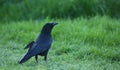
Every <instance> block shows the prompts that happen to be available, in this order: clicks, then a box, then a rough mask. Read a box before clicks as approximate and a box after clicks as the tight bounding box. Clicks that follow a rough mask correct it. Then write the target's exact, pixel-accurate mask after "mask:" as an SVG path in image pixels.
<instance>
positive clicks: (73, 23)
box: [0, 16, 120, 70]
mask: <svg viewBox="0 0 120 70" xmlns="http://www.w3.org/2000/svg"><path fill="white" fill-rule="evenodd" d="M49 21H50V22H51V21H57V22H58V23H59V24H58V25H57V26H55V28H54V29H53V31H52V36H53V44H52V48H51V49H50V51H49V54H48V61H47V62H45V61H44V60H43V57H39V62H38V63H36V62H35V60H34V58H32V59H30V60H28V61H27V62H26V63H24V64H23V65H20V64H18V63H17V61H18V60H19V59H20V58H21V57H22V56H23V55H24V53H25V52H26V51H27V50H24V49H23V48H24V47H25V45H26V44H28V43H29V42H30V41H32V40H35V39H36V38H37V36H38V35H39V33H40V31H41V28H42V26H43V25H44V24H45V23H46V22H49ZM0 39H1V40H0V70H120V20H117V19H112V18H109V17H106V16H103V17H100V16H96V17H93V18H90V19H86V18H77V19H74V20H70V19H64V20H63V19H57V20H52V19H44V20H42V21H32V20H30V21H19V22H10V23H4V24H0Z"/></svg>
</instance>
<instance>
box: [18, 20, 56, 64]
mask: <svg viewBox="0 0 120 70" xmlns="http://www.w3.org/2000/svg"><path fill="white" fill-rule="evenodd" d="M56 24H57V23H55V22H54V23H46V24H45V25H44V26H43V28H42V30H41V33H40V35H39V36H38V38H37V39H36V40H35V41H32V42H30V43H29V44H28V45H27V46H26V47H25V48H24V49H27V48H28V51H27V53H26V54H25V55H24V56H23V58H22V59H21V60H19V61H18V63H19V64H22V63H24V62H26V61H27V60H28V59H30V58H31V57H33V56H35V60H36V62H38V60H37V59H38V55H41V56H44V60H45V61H46V60H47V54H48V51H49V49H50V47H51V44H52V36H51V31H52V29H53V27H54V26H55V25H56Z"/></svg>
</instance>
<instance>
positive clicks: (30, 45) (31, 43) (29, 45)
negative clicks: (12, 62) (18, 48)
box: [24, 41, 34, 49]
mask: <svg viewBox="0 0 120 70" xmlns="http://www.w3.org/2000/svg"><path fill="white" fill-rule="evenodd" d="M33 43H34V41H32V42H30V43H29V44H28V45H27V46H26V47H25V48H24V49H27V48H31V47H32V45H33Z"/></svg>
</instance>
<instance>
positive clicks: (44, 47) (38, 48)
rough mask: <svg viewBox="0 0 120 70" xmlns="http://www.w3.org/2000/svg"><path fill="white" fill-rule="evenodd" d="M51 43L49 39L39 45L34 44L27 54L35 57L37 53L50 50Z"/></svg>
mask: <svg viewBox="0 0 120 70" xmlns="http://www.w3.org/2000/svg"><path fill="white" fill-rule="evenodd" d="M51 43H52V40H51V39H49V40H47V41H45V42H41V43H34V45H33V46H32V47H31V49H30V50H29V51H28V54H32V55H33V56H35V55H37V54H39V53H42V52H44V51H46V50H47V49H49V48H50V46H51Z"/></svg>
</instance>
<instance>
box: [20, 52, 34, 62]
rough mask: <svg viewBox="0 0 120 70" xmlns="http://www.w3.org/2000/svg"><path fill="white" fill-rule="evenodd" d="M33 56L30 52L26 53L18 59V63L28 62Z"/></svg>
mask: <svg viewBox="0 0 120 70" xmlns="http://www.w3.org/2000/svg"><path fill="white" fill-rule="evenodd" d="M31 57H32V56H31V55H29V54H28V53H26V54H25V55H24V56H23V57H22V58H21V59H20V60H19V61H18V63H19V64H22V63H24V62H26V61H27V60H28V59H30V58H31Z"/></svg>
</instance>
